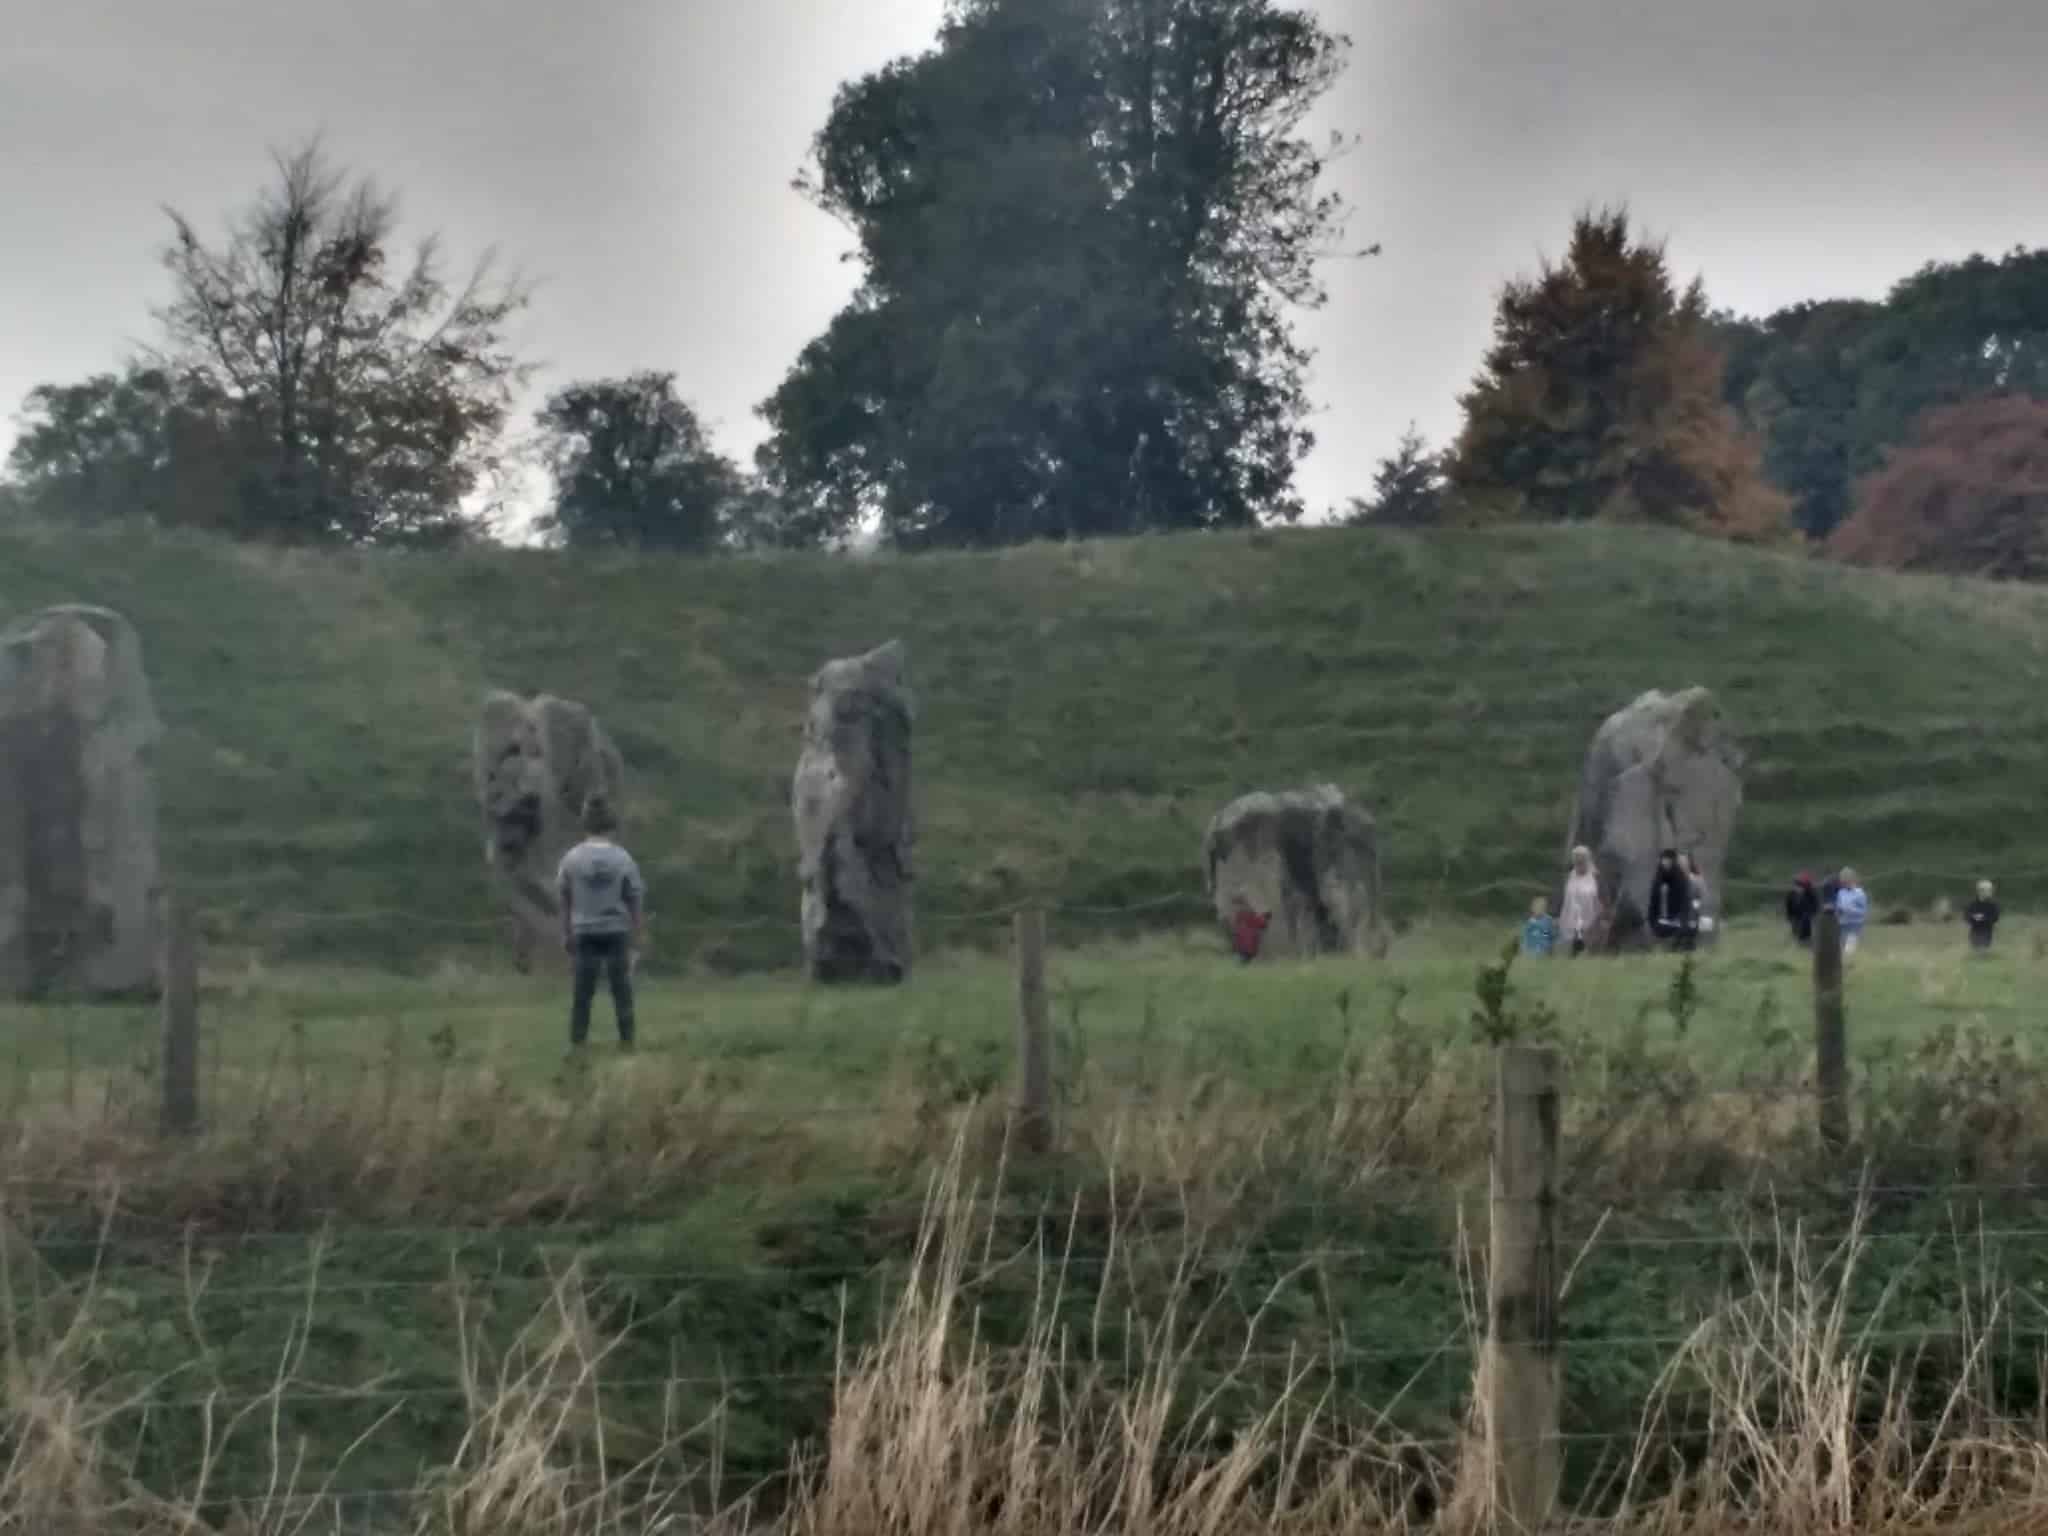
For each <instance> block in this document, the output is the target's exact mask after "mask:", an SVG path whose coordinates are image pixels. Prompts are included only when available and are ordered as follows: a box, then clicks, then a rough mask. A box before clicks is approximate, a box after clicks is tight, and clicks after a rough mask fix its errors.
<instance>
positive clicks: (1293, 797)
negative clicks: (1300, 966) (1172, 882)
mask: <svg viewBox="0 0 2048 1536" xmlns="http://www.w3.org/2000/svg"><path fill="white" fill-rule="evenodd" d="M1202 873H1203V884H1204V886H1205V888H1206V889H1207V891H1208V893H1209V896H1210V899H1211V900H1212V901H1213V902H1214V903H1215V906H1216V917H1217V920H1218V921H1219V922H1221V923H1222V924H1223V928H1224V931H1225V933H1226V934H1227V933H1228V932H1229V931H1230V928H1231V924H1232V922H1233V920H1234V918H1235V915H1236V911H1237V904H1238V902H1239V901H1240V900H1242V901H1243V902H1244V903H1245V904H1246V905H1248V906H1249V907H1251V909H1252V910H1253V911H1255V912H1260V913H1264V914H1266V915H1267V916H1269V917H1270V918H1271V922H1270V924H1269V925H1268V927H1267V928H1266V932H1265V937H1264V941H1263V942H1262V944H1261V946H1260V950H1259V953H1260V954H1261V955H1262V956H1263V955H1267V954H1273V955H1280V956H1283V957H1285V956H1292V957H1301V956H1309V955H1323V954H1352V953H1355V952H1357V951H1359V950H1361V949H1365V950H1370V951H1372V952H1373V953H1378V952H1379V951H1380V949H1381V948H1382V947H1383V946H1384V944H1385V927H1384V921H1383V914H1382V910H1381V891H1380V856H1379V834H1378V829H1377V828H1376V827H1375V825H1374V823H1373V819H1372V817H1371V816H1370V815H1368V814H1367V813H1366V812H1365V811H1364V810H1363V809H1362V808H1361V807H1359V806H1357V805H1354V804H1352V803H1351V801H1349V800H1348V799H1346V798H1345V795H1344V792H1343V791H1342V790H1340V789H1338V788H1337V787H1336V786H1335V785H1333V784H1321V785H1317V786H1315V787H1314V788H1311V789H1302V790H1291V791H1286V792H1283V793H1278V794H1272V793H1264V792H1261V793H1257V794H1250V795H1245V796H1244V797H1242V798H1241V799H1238V800H1233V801H1232V802H1231V803H1230V804H1229V805H1226V806H1225V807H1224V808H1223V809H1222V810H1220V811H1218V812H1217V813H1216V815H1215V818H1214V819H1213V820H1211V821H1210V823H1209V830H1208V832H1207V834H1206V835H1205V836H1204V837H1203V839H1202Z"/></svg>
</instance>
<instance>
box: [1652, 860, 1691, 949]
mask: <svg viewBox="0 0 2048 1536" xmlns="http://www.w3.org/2000/svg"><path fill="white" fill-rule="evenodd" d="M1648 916H1649V920H1650V932H1651V933H1652V934H1654V935H1655V936H1656V937H1657V938H1658V939H1660V940H1661V941H1663V942H1664V943H1666V944H1669V945H1670V946H1671V947H1672V948H1673V949H1685V948H1688V947H1690V946H1689V945H1688V944H1687V942H1686V940H1687V936H1688V935H1689V934H1690V933H1691V932H1692V882H1691V881H1690V880H1688V879H1687V878H1686V874H1685V871H1684V870H1682V869H1680V868H1679V867H1678V850H1677V849H1676V848H1666V849H1665V850H1664V851H1663V852H1662V853H1660V854H1659V855H1658V856H1657V872H1656V873H1655V874H1654V875H1652V876H1651V877H1650V904H1649V912H1648Z"/></svg>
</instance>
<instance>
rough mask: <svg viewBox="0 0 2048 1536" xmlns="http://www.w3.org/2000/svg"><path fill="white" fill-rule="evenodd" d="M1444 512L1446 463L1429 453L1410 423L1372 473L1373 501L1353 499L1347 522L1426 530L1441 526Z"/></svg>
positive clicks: (1359, 498)
mask: <svg viewBox="0 0 2048 1536" xmlns="http://www.w3.org/2000/svg"><path fill="white" fill-rule="evenodd" d="M1443 511H1444V472H1443V459H1442V457H1441V455H1438V454H1436V453H1432V452H1431V451H1430V447H1429V443H1428V442H1427V440H1425V439H1424V437H1423V435H1422V434H1421V433H1420V432H1418V431H1416V430H1415V426H1414V424H1413V423H1410V424H1409V427H1408V430H1407V431H1406V432H1404V433H1402V434H1401V441H1400V443H1399V444H1397V445H1396V447H1395V449H1394V452H1393V454H1392V456H1391V457H1389V458H1385V459H1382V460H1380V464H1379V468H1378V469H1377V470H1375V471H1374V472H1373V477H1372V495H1371V497H1370V498H1364V497H1353V498H1352V501H1351V506H1350V508H1349V511H1348V513H1347V515H1346V517H1345V519H1344V521H1345V522H1347V523H1351V524H1353V525H1365V524H1370V525H1371V526H1373V527H1375V528H1426V527H1430V526H1432V525H1434V524H1435V523H1437V522H1440V521H1441V520H1442V518H1443Z"/></svg>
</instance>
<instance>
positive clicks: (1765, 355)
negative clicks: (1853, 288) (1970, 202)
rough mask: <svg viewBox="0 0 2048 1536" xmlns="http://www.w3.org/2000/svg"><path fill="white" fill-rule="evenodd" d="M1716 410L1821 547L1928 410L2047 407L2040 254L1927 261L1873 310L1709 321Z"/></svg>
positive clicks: (2047, 293)
mask: <svg viewBox="0 0 2048 1536" xmlns="http://www.w3.org/2000/svg"><path fill="white" fill-rule="evenodd" d="M1716 335H1717V338H1718V339H1719V340H1720V342H1721V344H1722V345H1723V346H1724V348H1726V350H1727V352H1728V357H1729V365H1728V370H1727V375H1726V379H1725V389H1726V394H1727V398H1728V400H1729V402H1730V403H1731V404H1732V405H1734V406H1735V407H1736V409H1737V410H1738V411H1739V412H1740V413H1741V415H1742V416H1743V418H1744V419H1745V420H1746V421H1747V422H1748V423H1749V424H1750V425H1751V426H1753V427H1754V428H1755V429H1756V430H1757V431H1758V432H1759V433H1760V434H1761V435H1762V437H1763V440H1764V444H1765V465H1766V467H1767V468H1768V470H1769V471H1770V474H1771V476H1772V478H1773V479H1774V480H1775V481H1776V482H1777V483H1778V484H1779V485H1780V486H1782V487H1783V488H1784V489H1785V490H1786V491H1787V492H1788V493H1790V494H1791V495H1792V496H1793V498H1794V499H1795V501H1796V502H1797V505H1798V519H1799V522H1800V524H1801V526H1802V527H1804V528H1805V529H1806V530H1807V531H1808V532H1809V533H1812V534H1814V535H1816V536H1825V535H1826V534H1828V533H1829V532H1831V531H1832V530H1833V529H1834V528H1835V527H1836V526H1837V525H1838V524H1840V523H1841V522H1842V520H1843V519H1844V518H1845V517H1846V516H1847V515H1848V513H1849V511H1850V509H1851V507H1852V504H1853V500H1854V493H1855V485H1856V482H1857V480H1858V479H1859V478H1860V477H1862V476H1865V475H1869V474H1872V473H1874V472H1876V471H1877V470H1879V469H1880V468H1882V466H1883V465H1884V464H1885V462H1886V459H1887V456H1888V454H1890V453H1891V452H1892V451H1893V450H1895V449H1899V448H1902V447H1904V446H1905V445H1906V443H1907V441H1908V439H1909V434H1910V432H1911V430H1912V428H1913V424H1914V423H1915V422H1917V421H1919V420H1920V419H1921V418H1922V417H1923V416H1924V415H1925V414H1926V413H1927V412H1928V411H1930V410H1933V409H1936V408H1938V407H1941V406H1948V405H1960V404H1963V403H1966V402H1968V401H1972V400H1987V399H1996V398H2000V397H2003V396H2007V395H2023V396H2028V397H2031V398H2036V399H2040V398H2048V250H2037V251H2028V250H2025V249H2016V250H2014V251H2012V252H2010V253H2008V254H2007V255H2006V256H2004V257H2003V258H2001V259H1999V260H1996V261H1993V260H1991V259H1989V258H1987V257H1984V256H1981V255H1980V256H1972V257H1970V258H1969V259H1967V260H1965V261H1961V262H1953V263H1932V264H1929V265H1927V266H1925V267H1922V268H1921V269H1920V270H1919V271H1918V272H1916V273H1914V274H1913V275H1912V276H1911V277H1908V278H1906V279H1905V280H1904V281H1902V282H1900V283H1898V284H1896V285H1895V286H1894V287H1893V288H1892V290H1891V292H1890V293H1889V294H1887V295H1886V297H1885V299H1884V300H1883V301H1882V302H1881V303H1872V302H1870V301H1867V300H1828V301H1825V302H1820V303H1802V304H1795V305H1792V306H1790V307H1788V308H1786V309H1782V310H1779V311H1777V312H1776V313H1775V314H1771V315H1767V316H1765V317H1763V318H1761V319H1739V318H1736V317H1733V316H1722V317H1718V323H1717V325H1716Z"/></svg>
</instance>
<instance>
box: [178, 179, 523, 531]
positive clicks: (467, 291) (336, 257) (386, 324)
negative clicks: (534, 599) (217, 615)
mask: <svg viewBox="0 0 2048 1536" xmlns="http://www.w3.org/2000/svg"><path fill="white" fill-rule="evenodd" d="M171 219H172V224H173V231H174V233H173V239H172V241H171V243H170V246H169V248H168V249H167V250H166V252H165V254H164V265H165V267H166V269H167V270H168V271H169V273H170V277H171V285H172V297H171V301H170V303H169V304H168V305H167V306H166V307H165V308H164V309H163V310H162V311H161V312H160V316H159V318H160V319H161V321H162V323H163V326H164V330H165V346H164V357H165V359H166V361H167V363H168V364H169V365H170V366H171V367H172V368H173V369H174V370H175V371H176V372H177V373H179V374H180V375H181V376H183V377H189V378H192V379H195V380H198V381H199V382H200V383H201V384H202V385H203V386H204V387H205V388H207V389H208V390H210V391H212V392H213V393H214V394H215V395H217V396H218V397H219V398H220V399H221V400H223V401H225V402H226V406H227V410H228V412H229V413H230V414H231V415H232V416H233V417H234V418H235V419H236V421H237V424H238V433H237V438H238V442H240V443H241V444H243V445H244V446H251V445H253V448H254V451H253V453H252V455H251V456H250V457H249V458H247V459H246V460H244V461H243V462H241V463H239V464H238V465H237V474H236V476H235V480H236V483H237V488H238V489H237V505H236V516H235V519H234V521H235V523H236V524H237V526H238V527H239V529H240V531H242V532H245V533H248V534H253V535H258V536H262V537H267V538H275V539H280V540H285V541H291V542H343V543H365V542H372V541H387V542H388V541H408V542H420V541H427V542H435V541H442V540H446V539H450V538H459V537H463V536H465V535H467V534H470V533H473V532H475V531H476V530H477V528H478V526H479V521H478V518H477V517H476V516H475V515H473V512H472V510H471V507H470V503H471V502H472V501H473V500H474V499H475V498H476V497H477V496H478V494H479V493H480V492H482V491H484V490H485V489H486V488H487V487H488V484H489V481H490V477H491V475H492V473H493V471H494V470H495V469H496V467H497V463H498V460H497V457H496V455H497V450H498V444H499V436H500V431H501V429H502V427H503V425H504V422H505V419H506V413H507V411H508V409H509V406H510V402H511V398H512V393H513V390H514V387H515V385H516V384H517V382H518V380H519V379H520V377H521V376H522V371H523V370H522V369H521V368H520V366H519V365H518V363H517V362H516V361H515V360H514V358H513V357H512V355H511V353H510V351H509V349H508V345H507V341H506V335H505V332H506V327H507V325H508V323H509V321H510V320H511V318H512V316H513V315H514V314H515V313H516V312H517V311H518V310H519V309H520V308H521V307H522V306H523V304H524V303H525V294H524V290H523V289H522V288H521V287H520V286H519V285H518V284H517V283H516V282H499V281H496V280H495V279H494V278H493V276H492V272H491V264H490V261H489V259H488V258H486V259H485V260H484V261H482V262H479V263H478V264H477V266H476V267H475V268H474V269H473V270H472V271H471V273H470V275H469V276H468V278H467V279H466V280H464V281H463V282H461V283H460V284H458V285H454V286H451V285H450V284H449V282H448V281H447V280H446V279H445V277H444V275H443V268H442V262H441V259H440V254H439V250H438V247H437V244H436V242H435V241H434V240H432V239H428V240H425V241H423V242H421V243H420V244H419V245H417V246H416V247H415V248H414V249H413V250H412V251H411V252H410V253H409V254H407V253H404V252H401V251H399V250H398V249H397V205H396V203H395V202H394V201H393V200H392V199H391V198H389V197H388V196H386V195H384V194H382V193H381V192H379V191H378V190H377V188H376V187H375V186H374V185H373V184H372V183H371V182H369V181H367V180H356V181H350V180H349V179H348V178H346V177H345V176H344V175H343V174H342V173H341V172H339V171H337V170H335V169H333V168H332V167H330V166H329V164H328V163H327V161H326V159H325V157H324V156H323V155H322V153H321V152H320V150H319V148H318V147H317V146H309V147H306V148H304V149H301V150H299V151H297V152H296V153H294V154H292V155H290V156H288V157H281V158H280V159H279V160H278V162H277V177H276V180H275V181H274V182H273V183H272V184H271V185H270V186H269V187H267V188H265V189H264V190H263V191H262V192H261V193H260V194H259V195H258V197H257V198H256V199H255V201H254V202H253V203H252V204H251V205H250V206H249V207H248V208H247V209H245V210H244V211H243V212H242V213H241V214H240V215H239V216H238V217H237V218H236V219H235V220H233V221H232V222H231V223H230V225H229V227H228V229H227V232H226V234H225V235H224V237H223V238H222V239H221V240H220V241H219V242H218V243H209V242H208V241H206V240H205V239H202V238H201V236H200V235H199V233H198V231H197V229H196V228H195V226H194V225H193V223H192V221H191V220H189V219H187V218H186V217H184V216H183V215H182V214H179V213H176V212H173V213H172V215H171Z"/></svg>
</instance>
